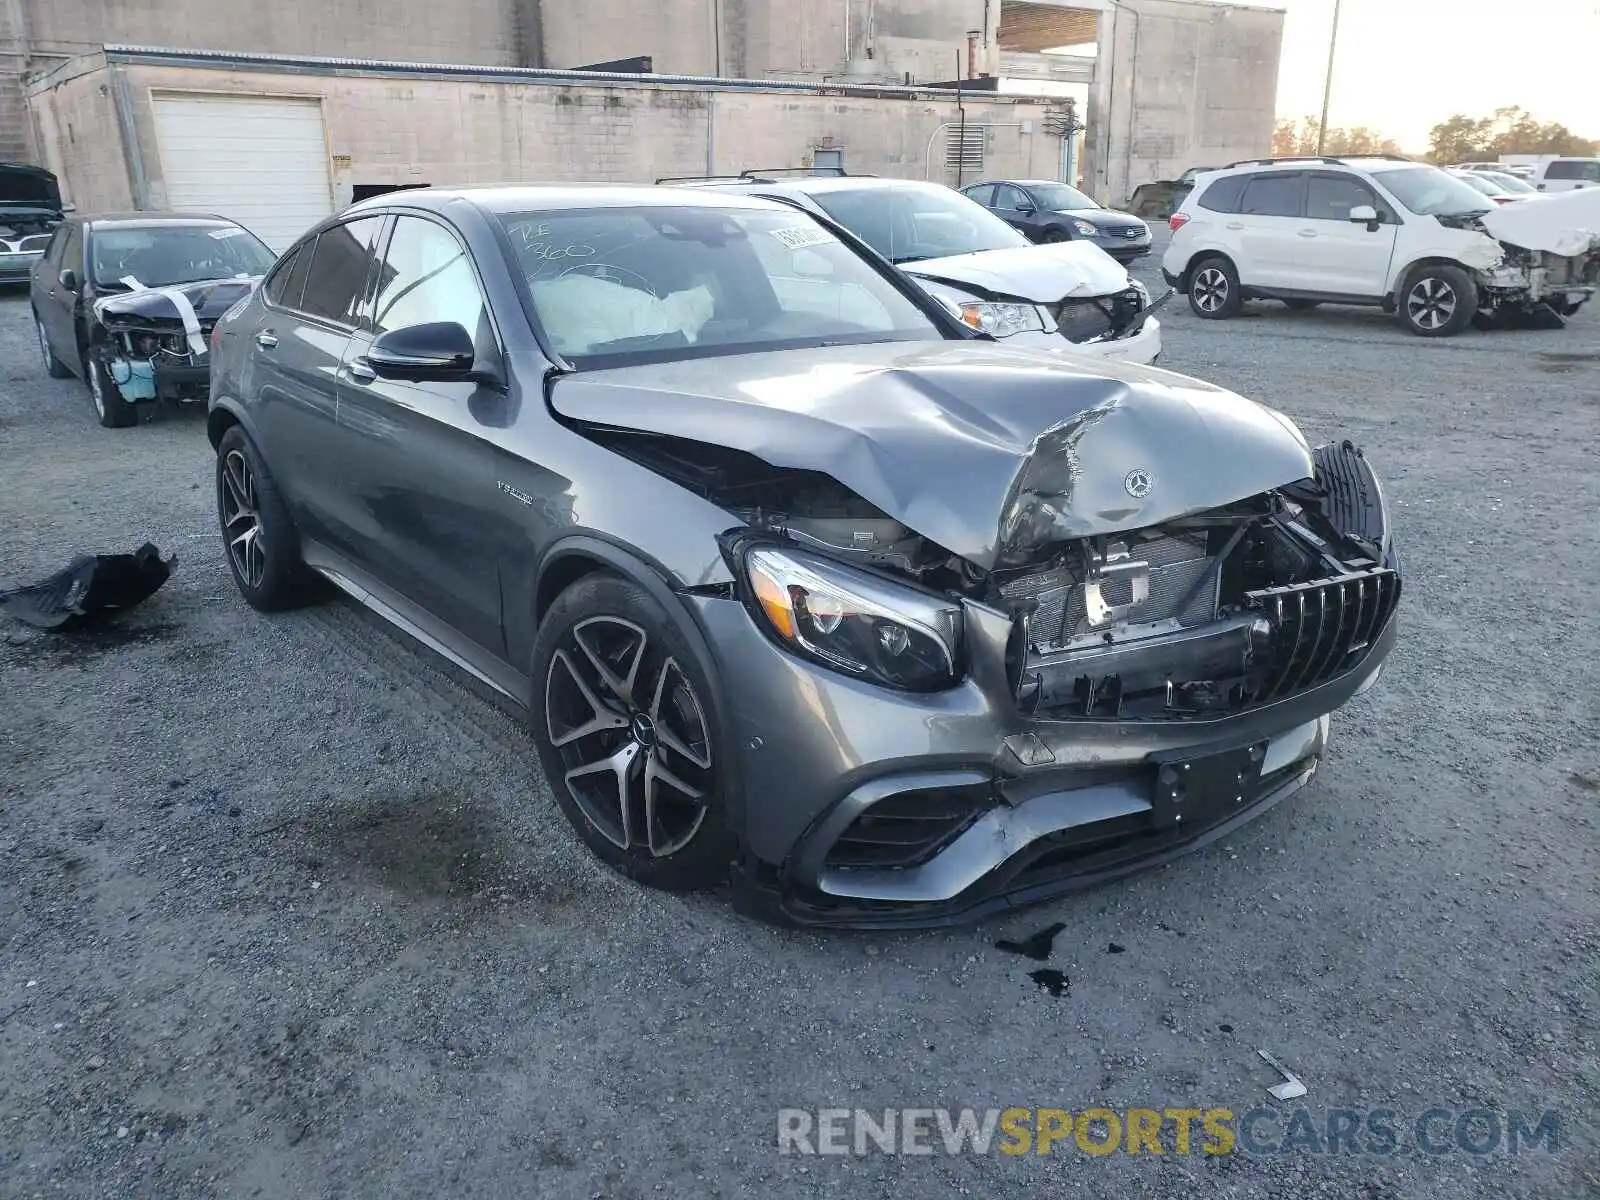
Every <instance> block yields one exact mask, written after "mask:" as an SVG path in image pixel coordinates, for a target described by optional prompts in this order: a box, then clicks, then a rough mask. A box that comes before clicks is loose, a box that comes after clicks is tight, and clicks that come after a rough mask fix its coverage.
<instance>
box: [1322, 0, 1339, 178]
mask: <svg viewBox="0 0 1600 1200" xmlns="http://www.w3.org/2000/svg"><path fill="white" fill-rule="evenodd" d="M1339 4H1340V0H1333V33H1332V34H1331V35H1329V37H1328V74H1327V76H1326V77H1325V78H1324V79H1323V81H1322V120H1321V122H1319V123H1318V125H1317V154H1318V155H1319V156H1320V155H1321V154H1322V151H1323V147H1324V146H1325V145H1326V144H1327V141H1328V100H1329V99H1330V98H1331V97H1332V95H1333V56H1334V53H1335V52H1336V51H1337V50H1338V48H1339Z"/></svg>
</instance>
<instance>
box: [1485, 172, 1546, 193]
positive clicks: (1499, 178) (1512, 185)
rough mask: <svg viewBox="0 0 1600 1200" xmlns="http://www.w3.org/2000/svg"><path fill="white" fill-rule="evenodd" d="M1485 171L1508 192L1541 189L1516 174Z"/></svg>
mask: <svg viewBox="0 0 1600 1200" xmlns="http://www.w3.org/2000/svg"><path fill="white" fill-rule="evenodd" d="M1484 173H1485V174H1486V175H1487V176H1488V177H1489V178H1490V179H1491V180H1493V181H1494V182H1495V183H1498V184H1499V185H1500V186H1501V187H1502V188H1504V189H1505V190H1506V191H1508V192H1517V193H1522V192H1536V191H1538V190H1539V189H1538V188H1536V187H1534V186H1533V184H1531V183H1529V182H1528V181H1527V180H1525V179H1518V178H1517V177H1516V176H1515V175H1507V174H1506V173H1505V172H1503V171H1486V172H1484Z"/></svg>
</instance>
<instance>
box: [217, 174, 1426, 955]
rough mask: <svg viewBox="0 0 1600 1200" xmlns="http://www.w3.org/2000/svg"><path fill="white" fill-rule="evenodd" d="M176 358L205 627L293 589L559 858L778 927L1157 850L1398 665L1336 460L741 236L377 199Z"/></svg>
mask: <svg viewBox="0 0 1600 1200" xmlns="http://www.w3.org/2000/svg"><path fill="white" fill-rule="evenodd" d="M213 340H214V346H215V349H214V351H213V354H214V366H213V373H212V392H211V410H210V414H209V425H208V431H209V434H210V438H211V442H212V444H213V445H214V446H215V448H216V452H217V458H216V498H217V509H218V518H219V522H220V525H221V530H222V537H223V542H224V546H225V549H226V556H227V562H228V564H229V568H230V569H231V571H232V574H233V578H234V581H235V583H236V584H237V585H238V588H239V590H240V592H241V593H242V594H243V596H244V598H245V599H246V600H247V601H248V602H249V603H250V604H251V605H253V606H254V607H256V608H258V609H262V610H273V609H281V608H286V607H289V606H291V605H294V604H297V603H301V602H303V601H305V600H307V599H310V598H312V597H314V596H315V595H317V586H316V585H318V584H320V583H323V582H328V581H331V582H332V583H333V584H335V585H337V586H338V587H339V588H342V589H343V590H344V591H345V592H346V593H348V594H349V595H350V596H351V597H353V598H354V599H356V600H357V601H358V602H360V603H362V604H364V605H366V606H368V607H369V608H370V609H372V610H373V611H374V612H375V613H377V614H379V615H380V616H382V617H384V618H385V619H387V620H389V621H391V622H393V623H394V624H395V625H396V626H398V627H400V628H401V629H403V630H405V631H407V632H409V633H410V634H411V635H413V636H414V637H415V638H416V639H417V640H419V641H420V642H422V643H423V644H424V645H427V646H429V647H432V648H433V649H434V650H436V651H438V652H439V653H440V654H442V655H443V656H445V657H446V658H448V659H449V660H450V661H451V662H453V663H454V664H456V666H457V667H459V668H460V669H462V670H463V671H465V672H467V673H468V674H470V675H472V676H474V677H476V678H477V680H478V681H479V682H480V683H481V684H483V685H485V686H487V687H489V688H492V689H495V690H496V691H498V692H499V693H501V694H502V695H503V697H504V699H505V700H506V702H507V703H508V704H509V705H511V706H514V708H515V709H516V711H518V712H519V713H522V714H524V715H525V716H526V718H527V720H528V722H529V725H530V728H531V732H532V735H533V741H534V742H535V743H536V745H537V748H538V752H539V757H540V761H541V763H542V765H543V767H544V771H545V774H546V775H547V777H548V778H549V780H550V784H551V787H552V789H553V790H554V793H555V797H556V800H557V801H558V803H559V804H560V805H561V807H562V809H563V810H564V812H565V813H566V815H567V817H568V819H569V820H570V821H571V823H572V826H573V828H574V829H576V831H577V833H578V835H579V836H580V837H581V838H582V839H583V840H584V841H585V842H586V843H587V844H588V846H589V847H590V848H591V849H592V850H593V851H594V853H595V854H596V855H597V856H598V857H599V858H601V859H602V860H604V861H605V862H607V863H609V864H611V865H612V866H614V867H616V868H617V869H618V870H621V871H623V872H625V873H627V874H628V875H630V876H632V877H634V878H636V879H639V880H641V881H643V882H646V883H649V884H652V885H655V886H658V887H667V888H702V887H712V886H715V885H717V884H719V883H720V882H721V881H723V880H725V879H727V878H728V877H729V876H730V874H731V877H732V879H733V880H734V883H735V888H734V895H735V896H736V897H737V898H738V900H739V902H740V903H741V904H742V905H743V906H744V907H745V908H746V910H747V911H753V912H759V913H763V914H765V915H768V916H771V917H774V918H780V919H788V920H792V921H799V922H812V923H823V924H827V923H835V924H856V925H891V924H910V923H929V922H940V921H949V920H954V919H958V918H961V917H966V916H971V915H975V914H979V913H983V912H989V911H995V910H998V909H1002V908H1005V907H1007V906H1010V905H1014V904H1017V903H1022V902H1027V901H1032V900H1039V899H1044V898H1046V897H1048V896H1051V895H1054V894H1056V893H1059V892H1060V891H1062V890H1064V889H1066V888H1070V887H1074V886H1079V885H1081V884H1084V883H1087V882H1092V881H1097V880H1102V879H1106V878H1109V877H1111V876H1114V875H1117V874H1121V873H1123V872H1126V871H1129V870H1132V869H1134V868H1136V867H1138V866H1141V865H1144V864H1148V863H1152V862H1160V861H1163V860H1166V859H1168V858H1171V857H1173V856H1175V855H1178V854H1181V853H1183V852H1185V851H1187V850H1190V849H1193V848H1195V847H1197V846H1199V845H1202V844H1204V843H1205V842H1207V841H1209V840H1211V839H1213V838H1216V837H1218V836H1221V835H1223V834H1225V833H1226V832H1227V831H1229V830H1231V829H1233V828H1234V827H1236V826H1237V825H1239V824H1240V823H1242V822H1244V821H1246V820H1249V819H1250V818H1251V817H1253V816H1254V815H1256V814H1258V813H1260V812H1262V811H1263V810H1265V809H1266V808H1268V807H1270V806H1271V805H1272V804H1273V803H1275V802H1276V801H1278V800H1280V799H1282V798H1283V797H1284V796H1286V795H1289V794H1290V793H1292V792H1294V791H1296V790H1297V789H1299V788H1300V787H1302V786H1303V785H1304V784H1305V783H1306V782H1308V781H1309V780H1310V779H1311V777H1312V774H1313V772H1315V771H1316V769H1317V767H1318V765H1319V764H1320V762H1321V761H1322V757H1323V751H1324V747H1325V745H1326V743H1327V738H1328V729H1329V714H1330V713H1331V712H1332V711H1333V710H1334V709H1336V708H1338V707H1339V706H1340V705H1342V704H1343V703H1344V702H1345V701H1347V700H1348V699H1349V698H1350V697H1351V696H1353V695H1355V694H1357V693H1358V692H1360V691H1362V690H1364V689H1365V688H1367V687H1369V686H1370V685H1371V684H1372V683H1373V681H1374V680H1375V679H1376V678H1377V675H1378V672H1379V670H1380V667H1381V664H1382V662H1383V660H1384V658H1385V657H1386V656H1387V654H1388V653H1389V650H1390V647H1391V646H1392V645H1393V643H1394V639H1395V620H1394V613H1395V608H1396V604H1397V602H1398V600H1399V595H1400V581H1399V575H1398V573H1397V571H1398V566H1397V563H1396V560H1395V557H1394V552H1393V550H1392V548H1391V546H1390V533H1389V523H1388V517H1387V515H1386V513H1385V509H1384V504H1383V499H1382V494H1381V491H1380V490H1379V488H1378V484H1377V480H1376V478H1375V477H1374V476H1373V474H1372V472H1371V470H1370V469H1369V468H1368V466H1367V464H1366V460H1365V458H1364V457H1363V456H1362V455H1361V453H1360V452H1359V451H1358V450H1356V449H1355V448H1354V447H1353V446H1351V445H1350V444H1349V443H1342V444H1339V445H1331V446H1325V447H1322V448H1320V449H1317V450H1312V449H1311V447H1309V446H1308V445H1307V443H1306V442H1305V440H1304V439H1303V438H1302V437H1301V435H1300V433H1299V432H1298V431H1297V430H1296V429H1295V428H1294V426H1293V425H1292V424H1291V423H1290V422H1289V421H1288V419H1287V418H1285V417H1283V416H1281V415H1280V414H1278V413H1275V412H1273V411H1271V410H1269V409H1266V408H1263V407H1261V406H1259V405H1256V404H1253V403H1251V402H1249V401H1247V400H1244V399H1242V398H1240V397H1238V396H1235V395H1233V394H1231V393H1229V392H1225V391H1223V390H1221V389H1220V388H1215V387H1210V386H1208V385H1206V384H1202V383H1198V382H1194V381H1190V380H1185V379H1183V378H1181V377H1179V376H1176V375H1172V374H1170V373H1168V372H1164V371H1156V370H1152V369H1149V368H1141V367H1133V366H1124V365H1113V364H1108V363H1103V362H1093V363H1092V362H1090V361H1089V360H1087V359H1083V358H1081V357H1076V356H1069V355H1066V354H1063V353H1060V352H1057V351H1028V350H1008V349H1004V348H1002V347H1000V346H998V345H996V344H995V343H993V342H992V341H990V340H988V339H986V338H984V337H982V336H981V335H976V334H974V333H972V331H970V330H968V329H966V328H965V327H964V326H963V325H962V324H961V323H960V322H959V321H958V320H956V318H955V317H954V316H953V315H952V314H951V313H950V312H948V311H947V310H946V309H945V307H944V306H942V305H941V304H940V303H939V302H938V301H936V300H934V299H933V298H931V297H930V296H929V295H928V294H927V293H926V292H924V291H923V290H922V289H921V288H919V287H918V286H917V285H916V284H915V283H914V282H913V281H911V280H910V279H909V278H908V277H906V276H904V275H902V274H900V273H899V272H898V271H897V270H896V269H895V268H894V267H893V266H891V265H890V264H889V263H888V262H887V261H886V260H884V259H882V258H880V257H878V256H877V255H876V254H874V253H873V252H872V251H871V250H869V249H867V248H866V247H865V246H864V244H862V243H859V242H857V241H855V240H854V238H853V237H852V235H850V234H849V233H848V232H846V231H845V230H843V229H842V228H841V227H838V226H835V225H832V224H830V223H828V222H826V221H824V220H822V219H820V218H816V217H813V216H812V215H809V214H807V213H805V212H802V211H799V210H797V209H795V208H792V207H789V206H786V205H783V204H779V203H775V202H772V201H766V200H759V199H753V198H747V197H739V196H728V195H720V194H712V193H708V192H706V191H703V190H701V191H687V190H673V189H666V188H662V189H622V188H581V187H572V188H540V189H535V188H514V189H503V190H476V191H461V192H450V191H444V190H442V189H440V190H430V191H428V192H411V193H403V194H396V195H393V196H385V197H382V198H380V199H375V200H372V201H367V202H363V203H361V204H357V205H355V206H354V207H352V208H350V209H347V210H345V211H344V212H343V213H341V214H339V215H338V216H337V217H334V218H331V219H330V220H329V221H327V222H325V223H324V224H323V225H321V226H320V227H318V228H316V229H314V230H312V231H311V232H310V233H308V234H307V235H306V236H305V237H303V238H302V239H301V240H300V241H299V242H298V243H297V244H296V245H294V246H293V247H292V248H291V249H290V250H289V251H288V252H287V253H286V254H285V255H284V256H283V258H282V259H280V260H279V261H278V263H277V264H276V265H275V266H274V268H273V269H272V270H271V272H269V274H268V275H267V277H266V279H265V280H264V282H263V283H262V285H261V286H260V287H259V288H258V289H257V290H256V291H255V292H254V293H253V294H252V295H251V297H250V298H249V299H248V300H247V301H244V302H242V303H240V304H239V305H238V306H237V307H235V308H234V309H233V310H232V311H230V312H229V313H228V315H226V316H225V317H223V319H222V320H221V322H220V323H219V324H218V326H217V328H216V332H215V336H214V339H213ZM528 794H529V796H530V799H531V798H533V797H535V796H536V795H537V794H538V793H537V790H536V788H535V786H534V784H533V783H532V781H531V780H530V781H529V791H528Z"/></svg>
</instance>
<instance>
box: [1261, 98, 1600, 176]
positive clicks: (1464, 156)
mask: <svg viewBox="0 0 1600 1200" xmlns="http://www.w3.org/2000/svg"><path fill="white" fill-rule="evenodd" d="M1321 129H1322V123H1321V122H1320V121H1319V120H1317V118H1316V117H1304V118H1302V119H1301V120H1298V121H1295V120H1290V119H1286V118H1280V119H1279V120H1278V122H1277V124H1276V126H1275V127H1274V128H1273V131H1272V153H1273V154H1274V155H1277V156H1280V157H1289V156H1293V155H1299V154H1316V153H1318V148H1317V135H1318V133H1319V132H1320V131H1321ZM1322 143H1323V144H1322V149H1321V151H1320V152H1321V153H1323V154H1329V155H1343V154H1348V155H1362V154H1400V153H1401V152H1402V151H1401V149H1400V145H1399V143H1398V142H1396V141H1395V140H1394V139H1393V138H1389V137H1384V136H1383V134H1382V133H1381V132H1379V131H1378V130H1375V129H1370V128H1368V127H1367V126H1365V125H1356V126H1353V127H1352V128H1349V129H1345V128H1341V127H1336V126H1330V127H1329V129H1328V136H1327V137H1326V138H1324V139H1322ZM1597 153H1600V142H1596V141H1594V140H1592V139H1590V138H1585V137H1580V136H1579V135H1578V134H1576V133H1573V132H1572V130H1570V129H1568V128H1567V127H1566V126H1565V125H1563V124H1561V123H1560V122H1559V121H1544V122H1541V121H1540V120H1538V119H1537V118H1536V117H1534V115H1533V114H1532V113H1530V112H1528V110H1527V109H1525V108H1519V107H1517V106H1515V105H1511V106H1508V107H1506V108H1497V109H1495V110H1494V115H1493V116H1491V117H1469V116H1467V115H1466V114H1465V113H1456V114H1455V115H1454V116H1452V117H1450V118H1448V119H1446V120H1444V121H1441V122H1439V124H1437V125H1435V126H1434V127H1433V129H1432V130H1431V131H1430V132H1429V134H1428V154H1427V157H1428V159H1429V161H1430V162H1436V163H1459V162H1485V161H1493V160H1495V159H1498V158H1499V157H1500V156H1501V155H1502V154H1575V155H1590V154H1597Z"/></svg>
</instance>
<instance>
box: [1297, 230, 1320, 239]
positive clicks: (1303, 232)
mask: <svg viewBox="0 0 1600 1200" xmlns="http://www.w3.org/2000/svg"><path fill="white" fill-rule="evenodd" d="M1300 236H1301V237H1316V236H1317V231H1316V230H1315V229H1302V230H1301V231H1300Z"/></svg>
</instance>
